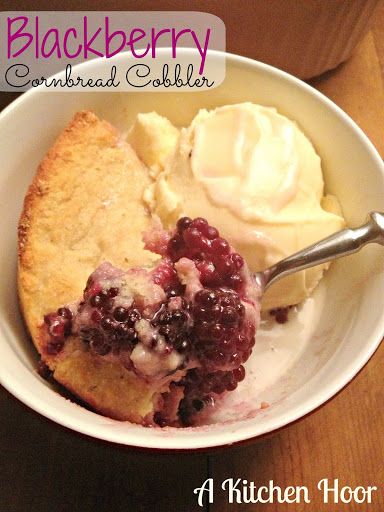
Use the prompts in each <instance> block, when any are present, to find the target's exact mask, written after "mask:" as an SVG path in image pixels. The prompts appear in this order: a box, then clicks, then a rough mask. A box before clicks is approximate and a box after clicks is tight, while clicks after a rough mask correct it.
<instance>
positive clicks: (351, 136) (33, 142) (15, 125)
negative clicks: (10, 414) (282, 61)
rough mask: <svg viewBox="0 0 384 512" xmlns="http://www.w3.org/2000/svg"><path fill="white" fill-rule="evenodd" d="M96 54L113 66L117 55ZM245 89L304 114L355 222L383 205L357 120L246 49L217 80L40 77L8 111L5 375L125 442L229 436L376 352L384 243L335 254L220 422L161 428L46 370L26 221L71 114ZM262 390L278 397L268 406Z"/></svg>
mask: <svg viewBox="0 0 384 512" xmlns="http://www.w3.org/2000/svg"><path fill="white" fill-rule="evenodd" d="M87 65H88V66H90V65H91V66H105V65H106V61H103V60H99V61H98V60H95V61H93V62H92V63H87ZM240 101H253V102H256V103H261V104H264V105H271V106H276V107H277V108H278V109H279V111H280V112H281V113H283V114H285V115H287V116H288V117H290V118H292V119H295V120H296V121H297V122H298V123H299V125H300V126H301V127H302V129H303V130H304V131H305V133H306V134H307V135H308V136H309V137H310V138H311V139H312V141H313V143H314V145H315V147H316V149H317V151H318V153H319V154H320V156H321V158H322V162H323V170H324V176H325V182H326V187H327V191H329V192H331V193H333V194H335V195H336V196H337V197H338V198H339V200H340V202H341V205H342V208H343V211H344V214H345V217H346V219H347V221H348V223H349V224H350V225H352V226H353V225H358V224H360V223H362V222H363V221H364V220H365V217H366V214H367V213H368V212H369V211H372V210H380V209H381V208H382V201H383V197H384V170H383V164H382V161H381V159H380V157H379V156H378V154H377V152H376V150H375V149H374V147H373V146H372V144H371V143H370V142H369V140H368V139H367V137H366V136H365V135H364V133H362V131H361V130H360V129H359V128H358V127H357V126H356V124H355V123H354V122H353V121H352V120H351V119H350V118H349V117H348V116H347V115H346V114H345V113H344V112H342V111H341V110H340V109H339V108H338V107H337V106H335V105H334V104H333V103H332V102H331V101H330V100H328V99H327V98H326V97H324V96H323V95H321V94H320V93H318V92H317V91H316V90H314V89H312V88H311V87H309V86H308V85H306V84H305V83H303V82H301V81H299V80H297V79H295V78H293V77H291V76H290V75H288V74H286V73H283V72H281V71H279V70H277V69H275V68H272V67H270V66H267V65H264V64H261V63H259V62H255V61H252V60H250V59H246V58H243V57H238V56H235V55H228V57H227V76H226V79H225V81H224V83H223V84H222V85H221V86H220V87H219V88H217V89H213V90H210V91H207V92H194V93H192V92H188V93H187V92H183V93H173V92H169V93H152V92H151V93H109V92H96V93H94V92H92V93H91V92H89V93H88V92H81V93H64V92H61V93H58V92H56V93H54V92H42V91H39V90H37V89H35V90H31V91H29V92H27V93H25V94H23V95H22V96H21V97H20V98H18V99H17V100H16V101H15V102H13V103H12V104H11V105H10V106H9V107H8V108H6V109H5V110H4V111H3V112H2V113H1V115H0V140H1V143H2V150H1V167H2V172H1V174H0V212H1V214H0V215H1V225H0V241H1V242H0V243H1V251H0V258H1V259H0V264H1V269H2V287H1V295H0V315H1V316H0V318H1V338H0V347H1V361H0V380H1V383H2V384H3V385H4V386H5V387H6V388H7V389H8V390H9V391H10V392H11V393H12V394H14V395H15V396H16V397H18V398H19V399H20V400H21V401H22V402H24V403H25V404H27V405H28V406H30V407H31V408H32V409H34V410H36V411H38V412H39V413H41V414H43V415H44V416H46V417H48V418H50V419H52V420H54V421H56V422H57V423H60V424H62V425H65V426H66V427H69V428H71V429H73V430H76V431H79V432H82V433H84V434H87V435H90V436H93V437H96V438H100V439H104V440H108V441H111V442H115V443H121V444H125V445H131V446H139V447H146V448H156V449H197V448H208V447H214V446H221V445H228V444H232V443H236V442H239V441H244V440H246V439H250V438H255V437H257V436H261V435H263V434H266V433H268V432H271V431H273V430H276V429H278V428H281V427H283V426H284V425H287V424H289V423H290V422H292V421H295V420H297V419H299V418H301V417H302V416H304V415H306V414H308V413H310V412H311V411H313V410H314V409H316V408H317V407H319V406H320V405H322V404H323V403H324V402H326V401H327V400H329V399H330V398H331V397H332V396H333V395H335V394H336V393H337V392H338V391H339V390H340V389H342V388H343V386H345V385H346V384H347V383H348V382H350V380H351V379H352V378H353V377H354V376H355V375H356V373H357V372H358V371H359V370H360V369H361V368H362V367H363V366H364V365H365V363H366V362H367V361H368V360H369V358H370V357H371V356H372V354H373V353H374V351H375V350H376V348H377V347H378V345H379V343H380V340H381V338H382V336H383V332H384V272H383V269H384V265H383V262H384V249H383V248H382V247H379V246H369V247H367V248H365V249H363V250H362V251H361V252H360V253H358V254H356V255H354V256H350V257H348V258H346V259H343V260H339V261H337V262H336V263H334V264H333V265H332V267H331V269H330V271H329V272H327V275H326V276H325V277H324V279H323V280H322V282H321V285H320V286H319V288H318V289H317V290H316V292H315V294H314V295H313V297H312V298H311V299H310V300H308V301H307V302H306V303H305V304H304V305H303V307H302V308H301V310H300V311H299V313H298V314H297V315H296V318H294V319H293V320H292V321H290V322H288V324H286V325H284V326H279V325H275V326H273V327H272V328H271V329H270V328H269V327H270V326H269V327H268V326H267V327H268V328H264V329H262V330H261V331H260V334H259V337H258V341H257V343H256V347H255V352H254V354H253V355H252V361H251V363H250V364H249V368H248V369H249V371H248V377H247V379H246V381H245V383H244V384H243V385H242V388H241V389H240V391H239V392H234V393H233V394H232V396H231V398H230V399H229V401H228V404H227V405H228V408H227V411H226V413H225V414H224V415H223V414H222V415H220V414H219V415H218V416H217V418H216V420H217V422H216V423H213V424H211V425H209V426H204V427H199V428H193V429H191V428H186V429H173V428H165V429H160V428H145V427H142V426H139V425H133V424H130V423H126V422H118V421H114V420H111V419H109V418H105V417H103V416H100V415H98V414H95V413H93V412H90V411H88V410H86V409H84V408H82V407H80V406H79V405H77V404H75V403H72V402H70V401H69V400H67V399H65V398H64V397H62V396H61V395H60V394H59V393H58V392H57V391H56V390H55V389H54V388H53V387H51V386H50V385H49V384H48V383H47V382H46V381H44V380H43V379H42V378H41V377H40V376H39V375H38V374H37V373H36V370H35V365H36V361H37V355H36V353H35V350H34V348H33V346H32V344H31V342H30V340H29V339H28V336H27V334H26V332H25V330H24V327H23V323H22V319H21V316H20V313H19V310H18V303H17V294H16V259H17V256H16V254H17V243H16V233H17V222H18V218H19V215H20V212H21V208H22V203H23V198H24V195H25V192H26V190H27V187H28V185H29V183H30V182H31V180H32V176H33V174H34V172H35V170H36V167H37V165H38V163H39V161H40V160H41V159H42V158H43V156H44V154H45V152H46V150H47V149H48V148H49V146H50V145H51V144H52V143H53V141H54V140H55V138H56V136H57V135H58V134H59V132H60V131H61V130H62V129H63V127H64V126H65V124H66V123H67V121H69V119H70V118H71V116H72V115H73V114H74V112H75V111H77V110H80V109H92V110H94V111H95V112H96V113H97V114H98V115H99V116H101V117H103V118H105V119H107V120H109V121H111V122H112V123H114V124H115V125H117V126H118V127H119V128H121V129H126V128H127V126H129V124H130V123H131V121H132V120H133V118H134V116H135V115H136V114H137V113H138V112H143V111H151V110H156V111H158V112H159V113H160V114H164V115H166V116H168V117H169V118H170V119H171V120H172V121H173V122H174V123H176V124H178V125H186V124H187V123H188V122H189V121H190V120H191V119H192V117H193V116H194V115H195V113H196V112H197V110H198V109H199V108H202V107H206V108H211V107H215V106H218V105H223V104H226V103H236V102H240ZM273 349H274V350H273ZM266 369H267V370H268V372H266V371H265V370H266ZM269 370H270V371H269ZM262 401H267V402H269V403H270V404H271V406H270V407H269V408H266V409H260V403H261V402H262ZM218 420H224V421H218Z"/></svg>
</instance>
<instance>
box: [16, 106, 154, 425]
mask: <svg viewBox="0 0 384 512" xmlns="http://www.w3.org/2000/svg"><path fill="white" fill-rule="evenodd" d="M149 180H150V178H149V176H148V171H147V168H146V167H145V166H144V165H143V164H142V163H141V162H140V160H139V159H138V158H137V156H136V154H135V152H134V151H133V150H132V148H131V147H130V146H129V145H128V144H126V143H125V142H123V141H122V140H120V138H119V135H118V133H117V131H116V130H115V129H114V128H113V127H112V126H111V125H110V124H109V123H107V122H105V121H100V120H99V119H98V118H97V116H96V115H95V114H93V113H91V112H79V113H77V114H76V115H75V116H74V118H73V120H72V121H71V122H70V123H69V125H68V126H67V128H66V129H65V130H64V131H63V132H62V134H61V135H60V136H59V137H58V139H57V141H56V142H55V144H54V145H53V146H52V148H51V149H50V150H49V151H48V153H47V155H46V156H45V158H44V160H43V161H42V163H41V164H40V166H39V168H38V170H37V173H36V176H35V178H34V180H33V183H32V184H31V186H30V188H29V191H28V193H27V195H26V198H25V202H24V210H23V213H22V215H21V218H20V223H19V231H18V236H19V268H18V288H19V297H20V303H21V307H22V311H23V314H24V318H25V320H26V323H27V326H28V329H29V331H30V333H31V335H32V338H33V341H34V343H35V345H36V348H37V349H38V351H39V352H40V353H42V352H43V340H42V338H41V335H40V334H39V333H40V329H39V326H40V325H41V323H42V319H43V316H44V314H46V313H48V312H51V311H54V310H55V309H57V307H59V306H60V305H63V304H66V303H69V302H72V301H75V300H77V299H78V298H79V297H81V294H82V291H83V289H84V286H85V283H86V280H87V278H88V276H89V274H90V273H91V272H92V271H93V270H94V269H95V268H96V267H97V266H98V265H99V264H100V263H101V262H102V261H110V262H111V263H112V264H114V265H116V266H118V267H122V268H129V267H131V266H135V265H143V264H150V263H151V261H153V259H154V256H153V255H152V254H151V253H149V252H148V251H145V250H144V248H143V244H142V241H141V235H142V231H143V230H145V229H148V227H149V223H150V218H149V216H148V214H147V212H146V210H145V207H144V205H143V203H142V201H141V197H142V194H143V191H144V188H145V187H146V186H147V185H148V184H149ZM78 343H79V341H78V340H77V341H76V343H75V342H74V343H72V344H69V345H68V347H67V349H66V351H64V352H65V353H62V354H59V355H58V356H46V357H45V359H46V362H47V364H48V365H49V366H50V368H51V369H52V370H53V371H54V375H55V377H56V378H57V380H58V381H59V382H61V383H62V384H64V385H66V386H67V387H68V388H69V389H71V391H73V392H74V393H75V394H76V395H78V396H80V397H81V398H83V399H84V400H85V401H88V402H89V403H90V404H91V405H93V406H94V407H95V408H96V409H97V410H100V411H102V412H104V413H105V414H108V415H110V416H112V417H116V418H118V419H130V420H131V421H140V417H141V415H142V414H143V413H144V412H145V413H146V414H147V412H148V408H149V407H150V405H151V403H152V402H151V401H152V399H153V391H151V390H150V389H149V388H148V389H146V391H144V390H143V389H142V383H141V382H140V381H139V379H137V378H135V377H134V376H133V377H132V375H133V374H132V373H130V372H128V371H127V370H126V369H124V367H122V366H121V367H117V366H116V365H105V364H99V363H97V361H96V360H93V362H92V361H91V359H90V354H89V353H88V352H86V351H84V350H79V345H78ZM70 346H76V347H77V348H76V351H75V352H76V353H71V351H70V349H69V347H70ZM118 374H119V375H123V378H121V379H120V378H119V379H117V378H116V376H117V375H118ZM91 382H92V385H91V384H90V383H91ZM91 387H92V388H93V391H92V393H91V394H90V392H89V389H90V388H91ZM139 395H141V396H142V400H141V399H140V400H138V398H137V397H138V396H139ZM116 397H120V402H119V400H117V401H116ZM119 404H120V405H119Z"/></svg>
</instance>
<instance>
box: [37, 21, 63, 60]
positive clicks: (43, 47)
mask: <svg viewBox="0 0 384 512" xmlns="http://www.w3.org/2000/svg"><path fill="white" fill-rule="evenodd" d="M51 34H52V35H53V44H52V48H51V49H50V50H49V51H48V52H47V51H46V45H47V44H48V43H47V42H48V39H49V36H50V35H51ZM55 51H56V55H57V57H58V58H59V59H61V50H60V41H59V31H58V30H57V28H50V29H49V30H48V31H47V32H46V34H45V35H44V37H43V41H42V43H41V56H42V57H44V59H48V58H49V57H50V56H51V55H52V54H53V53H54V52H55Z"/></svg>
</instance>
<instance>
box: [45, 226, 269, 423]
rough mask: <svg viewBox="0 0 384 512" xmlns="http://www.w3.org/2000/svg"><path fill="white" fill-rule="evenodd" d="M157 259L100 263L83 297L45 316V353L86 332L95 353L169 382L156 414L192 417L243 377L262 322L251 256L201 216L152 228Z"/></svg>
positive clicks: (56, 353)
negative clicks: (141, 263)
mask: <svg viewBox="0 0 384 512" xmlns="http://www.w3.org/2000/svg"><path fill="white" fill-rule="evenodd" d="M144 242H145V246H146V248H147V249H148V250H151V251H152V252H155V253H157V254H159V255H160V256H161V258H160V259H159V260H158V262H157V263H156V265H155V266H154V267H153V268H132V269H129V270H127V271H124V270H121V269H118V268H116V267H114V266H113V265H111V264H110V263H108V262H104V263H102V264H101V265H100V266H99V267H98V268H97V269H96V270H95V271H94V272H93V273H92V274H91V276H90V277H89V279H88V282H87V285H86V287H85V290H84V294H83V298H82V300H81V301H79V302H76V303H72V304H69V305H66V306H65V307H61V308H59V309H58V310H57V312H56V313H49V314H47V315H46V316H45V317H44V327H43V330H44V332H45V338H44V339H45V353H46V354H47V356H53V357H60V354H61V352H62V351H63V348H64V347H65V342H66V339H67V338H68V337H69V336H71V335H75V336H78V337H79V338H80V339H81V340H82V342H83V343H84V344H85V346H86V347H87V350H89V351H90V352H91V353H93V354H94V356H95V357H101V358H106V359H109V360H111V361H119V362H120V363H121V364H122V365H123V366H124V367H125V368H126V369H127V370H129V371H132V372H134V373H135V374H136V375H137V376H139V378H141V379H144V380H145V381H146V382H148V383H149V384H151V383H155V382H159V381H162V382H163V383H164V384H166V385H167V389H168V391H166V392H164V393H162V394H161V396H160V397H159V399H158V400H157V403H156V404H155V406H154V408H155V411H154V415H153V418H152V420H153V423H155V424H157V425H160V426H165V425H178V426H185V425H190V424H193V422H194V419H195V417H196V415H197V414H199V413H200V412H201V411H202V410H203V409H204V408H205V407H206V406H207V405H209V404H213V403H214V402H215V400H216V399H217V397H218V396H219V395H222V394H223V393H225V392H228V391H233V390H234V389H235V388H236V387H237V384H238V382H240V381H241V380H243V379H244V377H245V369H244V366H243V363H245V361H247V359H248V358H249V356H250V354H251V352H252V347H253V345H254V342H255V332H256V328H257V326H258V322H259V297H260V293H259V290H258V289H257V287H256V286H255V284H254V282H253V281H252V279H251V276H250V273H249V271H248V268H247V266H246V264H245V262H244V260H243V258H242V257H241V256H240V255H239V254H237V253H236V252H234V251H233V249H232V248H231V246H230V245H229V243H228V242H227V241H226V240H225V239H223V238H221V237H220V235H219V232H218V231H217V229H215V228H214V227H212V226H210V225H209V224H208V222H207V221H206V220H205V219H203V218H196V219H194V220H192V219H190V218H188V217H183V218H181V219H180V220H179V221H178V223H177V226H176V229H175V230H174V231H173V232H168V231H165V230H163V229H160V228H154V229H153V230H152V231H151V232H149V233H146V234H145V235H144Z"/></svg>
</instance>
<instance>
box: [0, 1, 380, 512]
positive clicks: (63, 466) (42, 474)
mask: <svg viewBox="0 0 384 512" xmlns="http://www.w3.org/2000/svg"><path fill="white" fill-rule="evenodd" d="M163 3H169V2H159V3H158V2H149V1H144V2H129V1H128V2H127V1H126V2H123V1H120V2H118V1H109V0H104V1H103V2H101V1H98V0H96V1H94V2H91V1H88V2H78V1H76V2H75V1H72V0H67V2H63V1H60V2H58V1H56V0H51V1H45V0H44V1H40V2H38V1H19V2H17V8H18V9H25V10H36V9H41V10H64V9H69V10H71V9H74V10H81V9H83V10H86V9H90V8H91V6H92V7H93V8H94V9H100V10H108V9H112V8H115V9H123V8H127V9H132V10H133V9H136V10H139V9H142V10H145V9H150V8H152V9H159V10H160V9H162V8H163V5H162V4H163ZM214 3H215V2H212V3H210V7H211V8H212V5H213V4H214ZM208 4H209V3H208ZM208 4H207V5H208ZM0 7H1V10H11V9H15V8H16V3H15V2H13V1H0ZM184 8H186V7H185V5H184ZM196 10H208V9H204V8H203V3H202V7H201V9H196ZM211 10H213V9H211ZM229 50H231V48H229ZM383 77H384V5H383V4H382V3H381V5H380V7H379V9H378V10H377V12H376V15H375V18H374V24H373V27H372V29H371V31H370V32H369V33H368V34H367V36H366V37H365V38H364V40H363V41H362V42H361V44H360V45H359V46H358V48H357V49H356V50H355V52H354V54H353V56H352V58H351V59H350V60H349V61H348V62H347V63H345V64H343V65H341V66H339V68H338V69H337V70H335V71H332V72H329V73H326V74H325V75H323V76H322V77H320V78H317V79H315V80H312V85H314V86H315V87H317V88H318V89H319V90H321V91H323V92H324V93H325V94H327V95H328V96H329V97H330V98H331V99H333V100H334V101H335V102H336V103H338V104H339V105H340V106H341V107H342V108H343V109H344V110H346V111H347V112H348V113H349V114H350V115H351V117H352V118H353V119H355V121H357V122H358V124H359V125H360V126H361V127H362V128H363V129H364V130H365V131H366V133H367V134H368V136H369V137H370V138H371V140H372V141H373V142H374V144H375V145H376V147H377V148H378V150H379V151H380V152H381V155H382V156H384V137H383V133H384V128H383V127H384V107H383V105H384V89H383ZM14 97H15V95H14V94H11V93H0V108H3V107H4V106H6V105H7V104H8V103H9V102H10V101H12V100H13V99H14ZM383 368H384V345H383V344H382V346H381V347H380V348H379V350H378V351H377V352H376V354H375V355H374V356H373V358H372V359H371V361H370V362H369V363H368V365H367V366H366V367H365V368H364V369H363V370H362V371H361V372H360V374H359V375H358V376H357V377H356V379H355V380H354V381H353V382H352V383H351V384H350V385H349V386H348V387H347V388H346V389H345V390H344V391H342V392H341V393H340V394H339V395H338V396H337V397H336V398H334V399H333V400H332V401H331V402H330V403H328V404H327V405H326V406H325V407H323V408H322V409H320V410H318V411H317V412H315V413H314V414H312V415H311V416H309V417H307V418H305V419H303V420H302V421H300V422H298V423H296V424H295V425H292V426H290V427H288V428H286V429H284V430H283V431H281V432H279V433H277V434H274V435H272V436H270V437H269V438H266V439H263V440H260V441H257V442H253V443H252V444H249V445H246V446H245V445H243V446H238V447H232V448H227V449H225V450H219V451H215V452H211V453H207V454H205V453H200V452H198V453H188V454H163V453H148V452H141V451H137V450H132V449H127V448H121V447H118V446H113V445H109V444H107V443H103V442H98V441H95V440H93V439H89V438H86V437H83V436H80V435H78V434H76V433H74V432H71V431H68V430H66V429H64V428H63V427H60V426H58V425H56V424H54V423H52V422H50V421H49V420H46V419H45V418H42V417H40V416H39V415H37V414H36V413H34V412H33V411H31V410H29V409H28V408H26V407H25V406H23V405H22V404H21V403H20V402H18V401H17V400H16V399H15V398H13V397H12V396H11V395H10V394H8V393H7V392H6V391H5V390H4V389H3V388H0V512H29V511H33V512H45V511H52V512H60V511H63V512H64V511H70V512H77V511H84V512H86V511H108V512H120V511H124V512H126V511H134V512H136V511H138V512H140V511H143V512H150V511H159V512H161V511H173V510H174V511H178V512H184V511H185V512H192V511H195V510H203V509H201V508H200V507H198V505H197V501H196V496H195V495H194V494H193V489H194V488H195V487H199V486H201V485H202V483H203V482H204V480H205V479H206V478H208V477H209V476H210V477H212V478H214V481H215V487H216V493H215V501H214V504H213V505H210V506H205V507H204V509H205V510H209V511H210V512H213V511H214V512H216V511H217V512H227V511H233V510H236V511H238V512H241V511H249V510H260V509H262V510H265V512H268V511H271V512H272V511H275V510H278V511H280V512H285V511H292V510H295V511H297V512H300V511H304V512H310V511H313V512H322V511H326V512H339V511H348V512H354V511H359V512H360V511H363V512H364V511H366V510H367V511H370V512H383V511H384V491H383V483H384V433H383V432H384V413H383V407H384V406H383V403H384V393H383ZM230 477H232V478H244V479H247V480H249V481H254V482H255V484H256V485H258V484H265V483H267V482H268V480H270V479H273V480H274V481H275V483H276V484H278V485H280V486H281V487H285V486H287V485H306V486H307V487H308V488H309V490H310V493H311V497H313V498H314V499H313V502H312V503H311V504H310V505H261V506H260V505H249V504H248V505H245V504H244V505H229V504H228V503H227V500H226V496H225V494H224V493H223V492H221V493H220V490H219V487H220V484H221V482H222V481H223V480H224V479H225V478H230ZM322 478H329V479H334V478H338V479H339V481H340V483H341V484H342V485H350V486H357V485H366V486H367V485H378V486H381V487H380V490H379V493H378V494H377V495H376V498H375V500H374V503H373V504H372V505H357V504H355V505H353V504H349V505H336V504H334V505H332V504H328V505H325V504H323V503H322V500H320V495H318V494H317V493H316V485H317V482H318V481H319V480H321V479H322ZM311 491H312V492H311Z"/></svg>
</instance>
